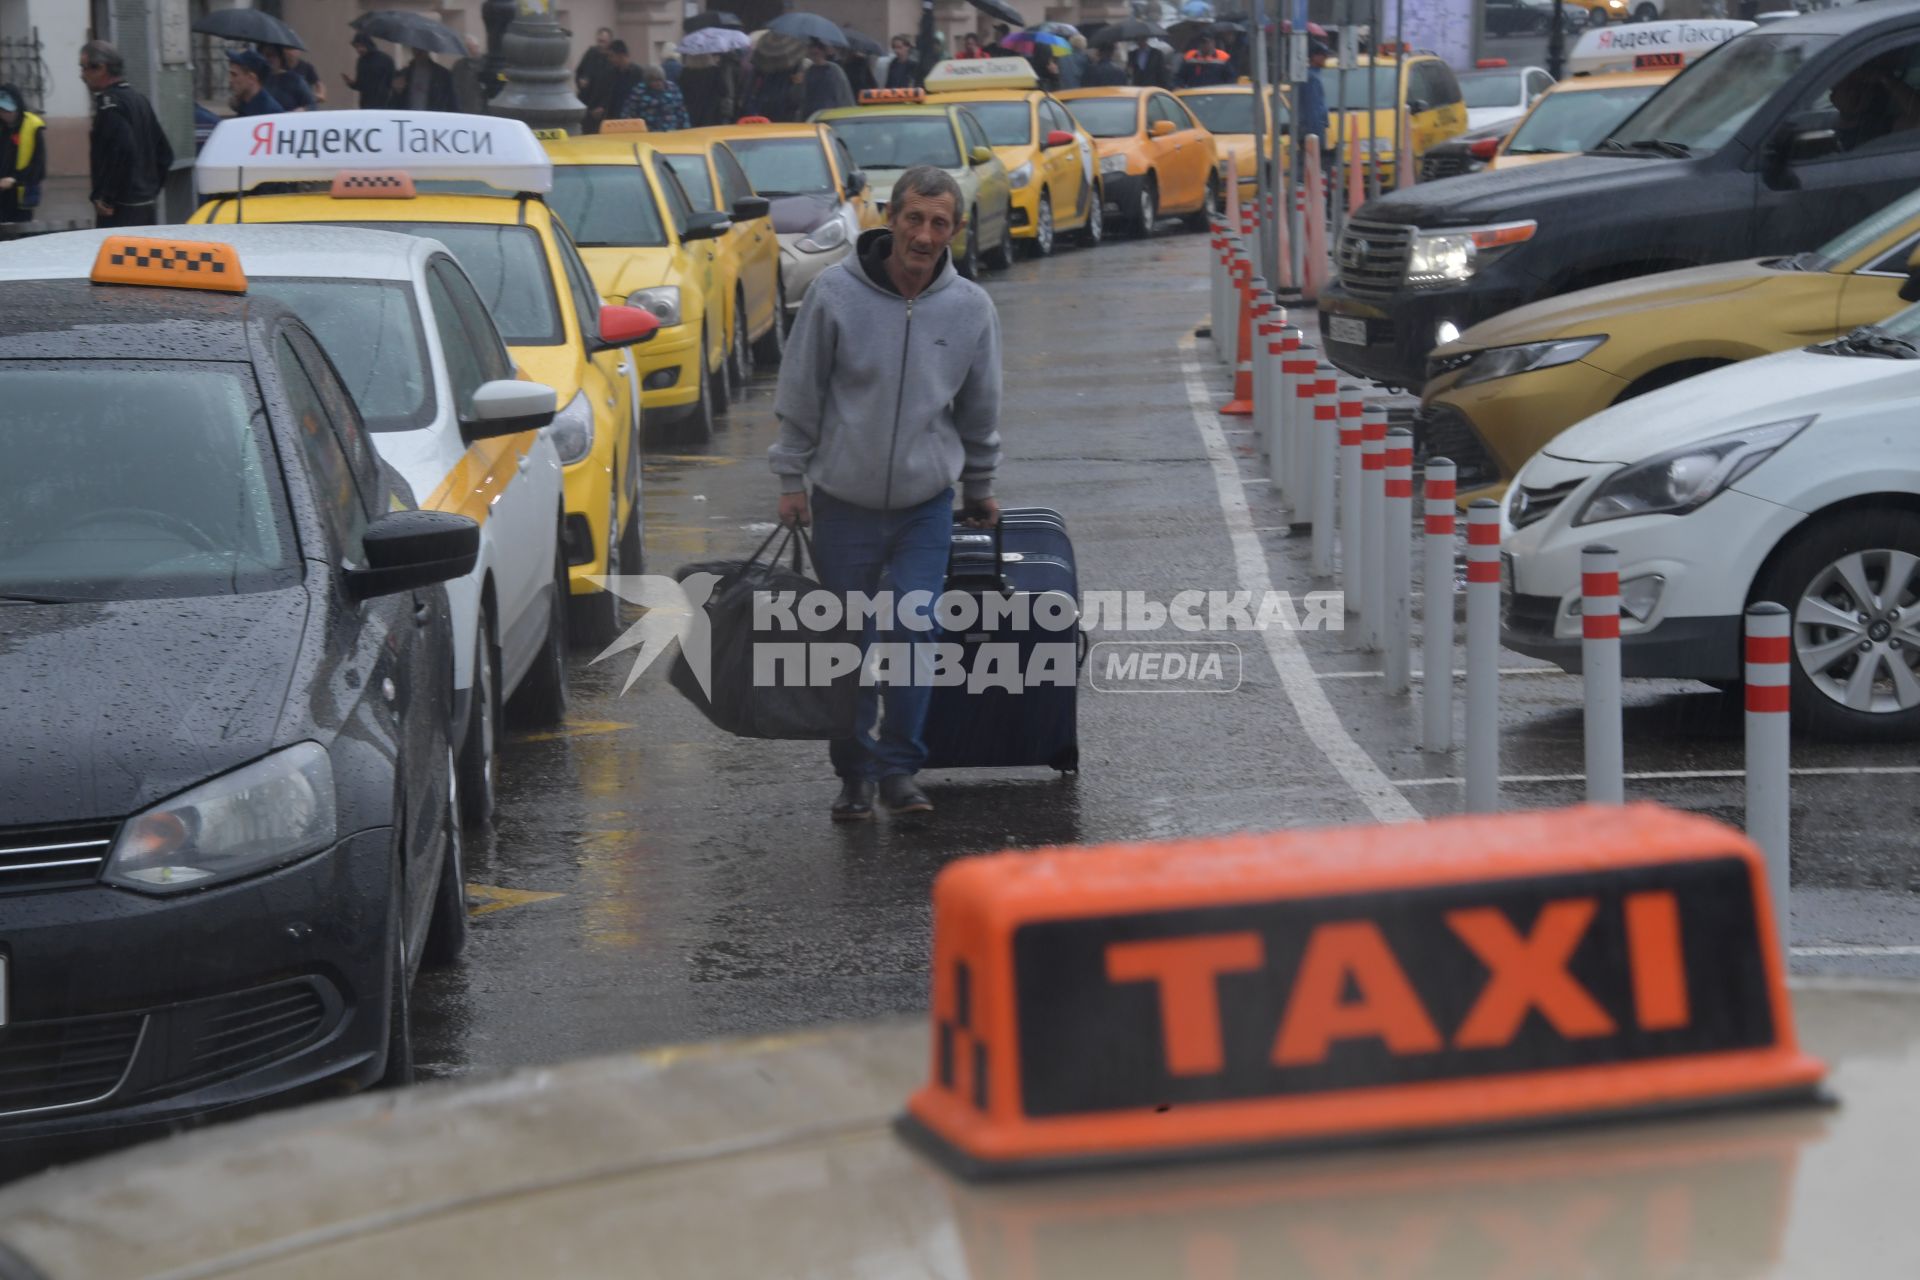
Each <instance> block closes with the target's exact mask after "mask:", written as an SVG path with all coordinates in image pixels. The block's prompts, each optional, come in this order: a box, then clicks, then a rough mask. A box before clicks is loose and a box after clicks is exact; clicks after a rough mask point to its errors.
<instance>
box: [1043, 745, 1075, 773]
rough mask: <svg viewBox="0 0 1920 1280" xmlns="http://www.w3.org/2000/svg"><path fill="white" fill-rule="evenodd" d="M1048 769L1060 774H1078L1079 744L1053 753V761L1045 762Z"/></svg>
mask: <svg viewBox="0 0 1920 1280" xmlns="http://www.w3.org/2000/svg"><path fill="white" fill-rule="evenodd" d="M1047 767H1048V768H1049V769H1058V770H1059V771H1060V772H1061V773H1079V772H1080V744H1079V743H1077V742H1076V743H1074V744H1073V745H1071V746H1066V747H1062V748H1060V749H1059V750H1058V751H1056V752H1054V753H1053V759H1051V760H1049V761H1047Z"/></svg>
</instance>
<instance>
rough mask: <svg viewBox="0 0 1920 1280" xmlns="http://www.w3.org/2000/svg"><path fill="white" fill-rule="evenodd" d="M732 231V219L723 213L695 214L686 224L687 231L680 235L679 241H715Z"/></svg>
mask: <svg viewBox="0 0 1920 1280" xmlns="http://www.w3.org/2000/svg"><path fill="white" fill-rule="evenodd" d="M731 230H733V219H732V218H730V217H728V216H727V215H726V214H724V213H696V214H694V215H693V217H692V218H691V219H689V220H688V222H687V229H686V230H685V231H682V232H681V233H680V239H681V240H683V241H688V240H717V239H719V238H720V237H721V236H723V235H725V234H727V232H729V231H731Z"/></svg>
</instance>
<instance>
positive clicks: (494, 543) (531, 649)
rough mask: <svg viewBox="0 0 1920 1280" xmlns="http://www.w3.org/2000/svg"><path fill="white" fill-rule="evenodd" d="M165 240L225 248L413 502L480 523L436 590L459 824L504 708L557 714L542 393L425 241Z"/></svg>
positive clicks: (257, 236) (189, 230)
mask: <svg viewBox="0 0 1920 1280" xmlns="http://www.w3.org/2000/svg"><path fill="white" fill-rule="evenodd" d="M114 234H117V233H116V232H113V231H110V230H108V231H71V232H66V233H63V234H59V235H50V236H40V237H34V238H30V239H23V240H18V241H15V242H13V243H12V244H9V245H6V246H4V247H0V280H23V279H43V280H44V279H54V278H62V277H73V278H85V277H86V275H87V273H88V272H89V271H90V270H92V267H93V263H94V259H95V257H96V256H97V254H98V253H99V249H100V242H101V241H102V240H104V239H105V238H106V237H108V236H109V235H114ZM167 235H168V237H169V238H170V239H173V240H195V241H208V242H218V243H221V244H227V245H232V246H233V247H234V248H235V249H237V250H238V251H239V252H240V253H241V254H242V255H243V257H244V258H245V260H246V263H247V277H248V286H249V288H250V290H251V292H252V293H254V294H255V295H257V296H263V297H269V298H272V299H274V300H275V301H278V302H281V303H284V304H285V305H287V306H288V307H290V308H291V309H292V310H293V311H294V312H296V313H297V314H298V315H299V316H300V317H301V319H302V320H304V321H305V322H306V324H307V327H308V328H310V329H312V330H313V332H314V335H315V336H316V337H318V338H319V339H320V343H321V345H322V347H323V348H325V350H326V353H327V358H328V359H330V360H331V361H332V362H333V365H334V368H335V369H336V370H337V371H338V372H339V374H340V379H341V381H342V382H343V383H344V384H345V385H346V386H347V388H348V389H349V390H350V391H351V392H352V393H353V397H354V401H355V402H356V403H357V404H358V406H359V408H360V413H361V416H362V418H363V419H364V420H365V422H366V425H367V429H368V431H369V432H370V433H371V435H372V437H373V440H374V447H375V448H376V450H377V451H378V452H379V454H380V457H381V459H382V460H383V461H385V462H386V463H387V465H389V466H391V467H392V468H393V469H394V470H395V471H397V472H399V473H400V475H401V476H402V477H403V478H404V479H405V480H406V481H407V483H408V484H409V485H410V486H411V487H412V489H413V492H414V496H415V499H416V500H417V501H418V502H419V504H420V507H421V508H422V509H423V510H438V511H451V512H455V513H457V514H459V515H464V516H470V517H472V519H473V520H474V521H475V522H476V523H478V524H479V526H480V556H479V559H478V560H477V561H475V563H474V567H473V570H472V572H470V573H468V574H466V575H465V576H464V577H460V578H454V579H452V580H451V581H449V582H448V583H447V600H448V603H449V605H450V606H451V609H452V613H453V644H454V650H453V651H454V671H453V687H454V719H453V731H454V733H455V735H456V739H455V740H456V741H458V742H459V743H460V744H461V746H460V751H459V755H458V762H459V769H460V786H459V792H460V800H461V807H462V809H463V810H464V813H463V816H464V817H465V818H466V820H467V821H469V822H478V821H483V820H484V819H485V818H486V817H487V816H488V814H489V813H490V812H491V809H492V804H493V758H494V751H495V740H496V736H497V735H496V724H497V717H498V714H499V712H500V710H501V708H502V704H503V703H505V702H506V700H507V698H508V697H509V695H511V697H512V699H513V704H514V705H513V710H514V711H515V712H516V713H518V714H519V715H520V717H521V718H523V719H524V720H525V721H526V722H528V723H539V724H550V723H554V722H557V721H558V720H559V718H560V716H561V714H562V712H563V711H565V709H566V700H567V679H566V616H565V613H564V612H563V609H564V604H565V600H566V593H567V566H566V560H565V558H564V557H563V556H562V555H561V553H560V549H559V548H560V525H561V519H562V505H563V497H562V489H561V485H562V479H561V465H560V455H559V454H558V452H557V451H556V450H555V448H554V444H553V441H552V440H551V439H549V438H548V433H547V432H545V431H542V430H540V428H541V427H543V426H545V425H546V424H547V423H549V422H551V421H552V419H553V415H554V392H553V388H551V387H549V386H546V385H544V384H541V383H536V382H530V381H526V380H523V379H519V378H517V377H516V375H515V372H514V365H513V360H512V358H511V357H510V356H509V355H508V353H507V348H506V344H505V343H504V342H503V341H502V340H501V338H500V333H499V331H498V330H497V329H496V328H495V327H494V323H493V320H492V318H491V316H490V315H489V314H488V312H487V309H486V307H485V305H484V304H483V303H482V302H481V301H480V298H479V295H478V294H477V293H475V291H474V288H473V285H472V283H471V282H470V281H469V280H468V278H467V273H466V272H465V271H464V270H463V269H462V268H461V266H460V264H459V263H458V262H457V261H455V260H454V258H453V256H452V255H451V254H449V253H448V252H447V250H446V248H445V247H444V246H442V245H441V244H440V243H439V242H438V241H435V240H428V239H423V238H421V237H418V236H410V235H400V234H397V233H394V232H389V231H372V230H358V229H353V228H349V227H331V226H273V225H246V226H225V227H217V228H216V227H205V226H182V227H169V228H167ZM506 401H514V402H518V403H520V404H521V405H522V408H521V410H520V411H519V412H518V413H516V414H513V415H510V416H508V417H506V418H504V419H502V418H500V417H498V416H496V415H495V413H494V412H493V409H491V408H490V409H489V410H488V412H486V413H479V412H476V408H477V407H480V406H488V405H493V406H494V408H497V407H498V406H497V405H496V404H495V402H506ZM483 418H484V419H485V420H483Z"/></svg>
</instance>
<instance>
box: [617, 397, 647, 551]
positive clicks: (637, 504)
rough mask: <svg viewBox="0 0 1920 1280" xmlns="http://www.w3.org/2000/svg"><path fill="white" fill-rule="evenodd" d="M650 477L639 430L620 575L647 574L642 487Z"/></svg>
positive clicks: (630, 468)
mask: <svg viewBox="0 0 1920 1280" xmlns="http://www.w3.org/2000/svg"><path fill="white" fill-rule="evenodd" d="M645 475H646V453H645V451H644V450H643V449H642V448H641V443H640V429H639V427H637V426H636V427H635V428H634V431H633V442H632V444H631V445H629V446H628V453H627V523H626V524H625V525H623V526H622V527H621V529H620V572H622V573H645V572H646V571H647V551H646V530H647V507H646V502H645V492H644V490H643V489H642V488H641V485H642V482H643V479H644V477H645Z"/></svg>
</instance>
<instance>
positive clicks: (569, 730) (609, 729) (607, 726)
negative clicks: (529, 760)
mask: <svg viewBox="0 0 1920 1280" xmlns="http://www.w3.org/2000/svg"><path fill="white" fill-rule="evenodd" d="M637 727H638V726H637V725H631V724H625V723H622V722H621V721H619V720H568V721H566V722H565V723H563V724H562V725H561V726H560V727H559V728H558V729H546V730H542V731H541V732H539V733H516V734H514V735H513V736H512V737H510V738H509V739H508V741H510V742H558V741H560V740H561V739H563V738H591V737H594V736H596V735H598V734H602V733H624V732H625V731H627V730H628V729H633V728H637Z"/></svg>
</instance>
